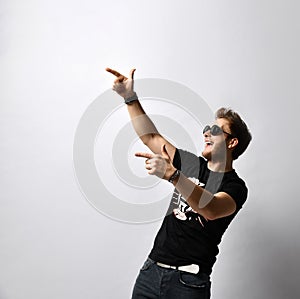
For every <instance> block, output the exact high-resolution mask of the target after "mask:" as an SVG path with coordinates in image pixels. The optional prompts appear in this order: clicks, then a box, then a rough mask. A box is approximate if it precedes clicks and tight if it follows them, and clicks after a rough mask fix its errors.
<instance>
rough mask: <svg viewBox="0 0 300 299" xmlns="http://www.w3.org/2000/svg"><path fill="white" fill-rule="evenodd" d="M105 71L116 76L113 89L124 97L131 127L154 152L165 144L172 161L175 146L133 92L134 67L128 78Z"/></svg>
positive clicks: (110, 70)
mask: <svg viewBox="0 0 300 299" xmlns="http://www.w3.org/2000/svg"><path fill="white" fill-rule="evenodd" d="M106 71H107V72H109V73H111V74H113V75H114V76H116V79H115V81H114V84H113V90H115V91H116V92H117V93H118V94H119V95H120V96H121V97H123V98H124V100H125V103H126V104H127V109H128V113H129V115H130V118H131V122H132V125H133V128H134V130H135V132H136V133H137V135H138V136H139V137H140V139H141V140H142V142H143V143H144V144H145V145H146V146H147V147H148V148H149V149H150V150H151V151H152V152H153V153H155V154H161V148H162V145H164V144H165V146H166V149H167V151H168V153H169V156H170V158H171V160H172V161H173V158H174V155H175V150H176V148H175V146H174V145H172V144H171V143H170V142H168V141H167V140H166V139H165V138H164V137H163V136H162V135H161V134H160V133H159V132H158V130H157V128H156V127H155V125H154V123H153V122H152V120H151V119H150V118H149V116H148V115H147V114H146V112H145V111H144V109H143V107H142V105H141V103H140V101H139V100H138V97H137V95H136V93H135V92H134V79H133V77H134V72H135V69H132V70H131V71H130V74H129V76H128V78H127V77H125V76H124V75H122V74H120V73H119V72H117V71H115V70H112V69H110V68H106Z"/></svg>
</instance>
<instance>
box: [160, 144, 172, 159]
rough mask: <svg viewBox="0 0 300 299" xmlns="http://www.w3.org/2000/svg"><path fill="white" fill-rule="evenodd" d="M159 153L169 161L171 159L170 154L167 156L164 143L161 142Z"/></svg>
mask: <svg viewBox="0 0 300 299" xmlns="http://www.w3.org/2000/svg"><path fill="white" fill-rule="evenodd" d="M161 154H162V156H163V157H164V158H166V159H169V161H171V158H170V156H169V154H168V152H167V149H166V145H165V144H163V145H162V146H161Z"/></svg>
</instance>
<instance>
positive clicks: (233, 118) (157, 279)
mask: <svg viewBox="0 0 300 299" xmlns="http://www.w3.org/2000/svg"><path fill="white" fill-rule="evenodd" d="M106 70H107V71H108V72H110V73H112V74H113V75H115V76H116V79H115V81H114V85H113V90H115V91H116V92H117V93H118V94H119V95H120V96H122V97H123V98H124V100H125V103H126V104H127V107H128V112H129V115H130V117H131V120H132V124H133V127H134V129H135V131H136V133H137V134H138V136H139V137H140V139H141V140H142V141H143V143H144V144H145V145H147V147H148V148H149V149H150V150H151V151H152V152H153V154H152V153H142V152H139V153H136V156H137V157H143V158H146V160H145V167H146V169H147V170H148V173H149V174H150V175H156V176H158V177H160V178H161V179H164V180H167V181H169V182H170V183H171V184H173V185H174V186H175V188H176V189H175V191H174V194H173V197H172V201H171V204H170V207H169V210H168V213H167V215H166V216H165V218H164V220H163V223H162V225H161V228H160V230H159V231H158V233H157V236H156V238H155V241H154V245H153V248H152V250H151V252H150V254H149V257H148V258H147V260H146V261H145V263H144V265H143V266H142V268H141V270H140V273H139V275H138V277H137V280H136V283H135V286H134V289H133V294H132V298H133V299H142V298H149V299H150V298H153V299H154V298H166V299H181V298H182V299H183V298H184V299H186V298H188V299H193V298H195V299H196V298H197V299H208V298H210V274H211V272H212V267H213V264H214V263H215V261H216V256H217V254H218V252H219V250H218V245H219V243H220V242H221V238H222V235H223V233H224V232H225V230H226V229H227V227H228V225H229V223H230V222H231V221H232V219H233V218H234V217H235V215H236V214H237V213H238V211H239V210H240V209H241V208H242V205H243V204H244V202H245V201H246V198H247V192H248V191H247V187H246V185H245V183H244V181H243V180H242V179H241V178H239V176H238V175H237V173H236V172H235V170H234V169H233V160H235V159H237V158H238V157H239V156H240V155H241V154H242V153H243V152H244V151H245V150H246V148H247V146H248V144H249V143H250V141H251V134H250V132H249V130H248V128H247V126H246V124H245V123H244V122H243V120H242V119H241V118H240V116H239V115H238V114H237V113H235V112H234V111H232V110H230V109H225V108H221V109H219V110H218V111H217V112H216V119H215V123H214V124H213V125H212V126H209V125H208V126H206V127H205V128H204V130H203V136H204V141H205V148H204V150H203V152H202V155H203V157H197V156H196V155H194V154H192V153H190V152H187V151H185V150H181V149H177V148H176V147H175V146H173V145H172V144H171V143H170V142H168V141H167V140H166V139H165V138H164V137H163V136H161V135H160V134H159V132H158V131H157V129H156V127H155V126H154V124H153V123H152V121H151V120H150V118H149V117H148V116H147V115H146V113H145V111H144V110H143V108H142V106H141V104H140V102H139V100H138V97H137V95H136V93H135V92H134V85H133V83H134V82H133V75H134V71H135V69H132V70H131V72H130V75H129V78H127V77H125V76H123V75H121V74H120V73H119V72H117V71H115V70H112V69H109V68H107V69H106Z"/></svg>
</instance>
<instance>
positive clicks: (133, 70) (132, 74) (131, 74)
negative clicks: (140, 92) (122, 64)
mask: <svg viewBox="0 0 300 299" xmlns="http://www.w3.org/2000/svg"><path fill="white" fill-rule="evenodd" d="M135 70H136V69H132V70H131V71H130V73H129V77H130V78H131V79H132V80H133V76H134V72H135Z"/></svg>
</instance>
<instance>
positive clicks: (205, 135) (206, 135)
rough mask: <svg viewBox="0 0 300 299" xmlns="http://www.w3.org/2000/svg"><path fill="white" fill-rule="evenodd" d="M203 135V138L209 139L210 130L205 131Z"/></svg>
mask: <svg viewBox="0 0 300 299" xmlns="http://www.w3.org/2000/svg"><path fill="white" fill-rule="evenodd" d="M203 135H204V137H210V136H211V135H210V130H208V131H206V132H205V133H204V134H203Z"/></svg>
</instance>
